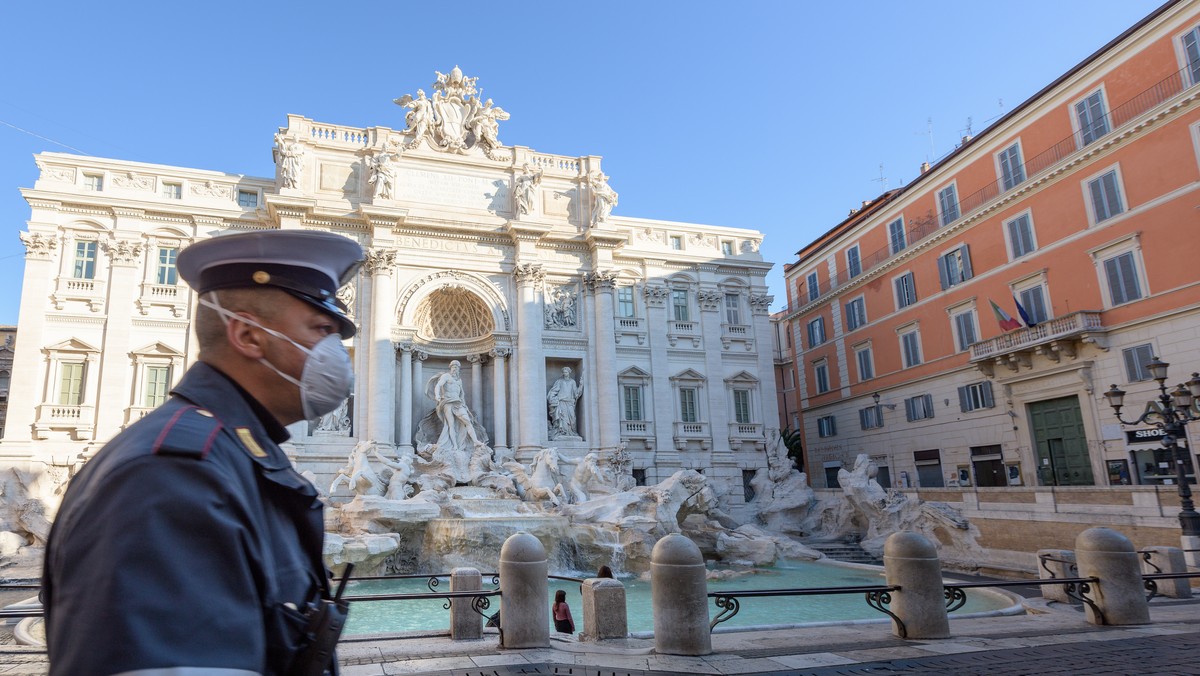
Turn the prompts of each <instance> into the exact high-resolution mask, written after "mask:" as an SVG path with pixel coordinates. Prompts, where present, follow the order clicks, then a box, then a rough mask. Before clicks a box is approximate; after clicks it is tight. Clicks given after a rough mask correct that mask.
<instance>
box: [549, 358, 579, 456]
mask: <svg viewBox="0 0 1200 676" xmlns="http://www.w3.org/2000/svg"><path fill="white" fill-rule="evenodd" d="M582 394H583V385H580V384H579V383H576V382H575V379H574V378H573V377H572V376H571V367H569V366H564V367H563V370H562V377H561V378H559V379H558V380H556V381H554V385H552V386H551V387H550V391H549V392H548V393H547V394H546V403H547V404H548V406H549V408H550V439H551V440H554V439H562V438H574V439H578V438H579V431H578V428H577V427H576V419H575V408H576V405H577V403H578V402H579V397H580V396H581V395H582Z"/></svg>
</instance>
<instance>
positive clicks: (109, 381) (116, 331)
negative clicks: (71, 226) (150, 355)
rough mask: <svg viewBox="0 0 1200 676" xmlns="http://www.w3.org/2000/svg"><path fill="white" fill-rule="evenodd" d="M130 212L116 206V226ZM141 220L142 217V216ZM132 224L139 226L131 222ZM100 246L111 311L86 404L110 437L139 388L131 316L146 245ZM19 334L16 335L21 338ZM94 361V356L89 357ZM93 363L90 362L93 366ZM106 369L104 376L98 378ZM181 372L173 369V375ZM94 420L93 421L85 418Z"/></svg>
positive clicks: (113, 242) (99, 433)
mask: <svg viewBox="0 0 1200 676" xmlns="http://www.w3.org/2000/svg"><path fill="white" fill-rule="evenodd" d="M130 216H134V217H139V216H140V212H138V213H137V214H132V213H127V212H125V211H124V210H117V227H118V228H120V227H121V225H122V222H123V221H126V220H127V219H128V218H129V217H130ZM139 220H140V219H139ZM131 227H134V228H136V227H138V226H137V225H132V226H131ZM100 247H101V248H102V249H103V250H104V253H105V254H107V256H108V262H109V278H108V298H107V300H106V302H105V309H104V311H105V312H106V313H107V314H108V330H107V331H106V332H105V333H104V351H103V352H102V353H101V354H100V355H99V356H100V360H99V361H100V363H99V364H98V366H99V368H98V369H95V370H90V371H89V372H88V373H87V375H86V376H85V380H98V381H99V383H98V385H99V387H98V388H97V392H96V397H95V398H94V399H91V401H88V400H87V399H85V400H84V402H83V403H84V404H85V405H86V404H88V403H91V404H94V405H95V415H96V418H95V425H96V433H95V437H94V438H96V439H111V438H112V437H113V436H114V435H116V433H117V432H120V431H121V428H122V427H124V426H125V421H126V415H127V411H128V406H129V405H130V404H129V393H130V392H131V391H140V389H141V388H138V387H136V382H135V380H134V379H135V378H139V377H141V374H139V373H137V371H136V369H131V368H130V367H129V352H130V351H131V350H133V349H135V348H136V347H140V346H138V345H130V342H129V341H130V333H131V329H132V326H131V322H130V320H129V317H130V316H131V315H132V314H133V311H134V300H135V298H136V297H137V296H136V294H137V293H138V288H139V286H140V285H139V284H138V282H139V279H138V267H139V266H141V265H142V263H143V255H144V252H143V245H142V242H141V240H137V239H118V238H116V237H114V238H111V239H108V240H103V239H102V240H100ZM20 337H21V336H20V334H18V335H17V339H18V340H19V339H20ZM88 361H89V362H91V359H89V360H88ZM91 366H92V364H91V363H89V364H88V368H89V369H90V368H91ZM101 373H103V374H104V378H102V379H101V378H99V375H100V374H101ZM181 375H182V374H180V373H173V374H171V376H172V377H173V378H178V377H179V376H181ZM133 405H134V406H143V405H144V402H141V401H135V402H133ZM86 422H92V421H86Z"/></svg>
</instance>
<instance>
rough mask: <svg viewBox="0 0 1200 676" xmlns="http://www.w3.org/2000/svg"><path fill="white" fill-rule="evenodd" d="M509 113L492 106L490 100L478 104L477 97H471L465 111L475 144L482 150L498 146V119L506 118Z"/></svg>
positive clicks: (468, 127)
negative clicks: (469, 104)
mask: <svg viewBox="0 0 1200 676" xmlns="http://www.w3.org/2000/svg"><path fill="white" fill-rule="evenodd" d="M509 117H510V115H509V114H508V113H507V112H506V111H505V110H504V109H503V108H501V107H499V106H493V105H492V100H491V99H488V100H487V101H485V102H484V103H483V105H482V106H480V105H479V97H475V98H473V99H471V106H470V108H469V109H468V113H467V129H469V130H470V131H471V133H472V134H474V135H475V145H477V146H479V147H481V148H483V149H484V151H489V152H490V151H492V150H495V149H496V148H499V147H500V140H499V139H498V138H497V135H498V134H499V133H500V124H499V121H500V120H507V119H508V118H509Z"/></svg>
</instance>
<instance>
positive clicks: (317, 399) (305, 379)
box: [200, 294, 354, 420]
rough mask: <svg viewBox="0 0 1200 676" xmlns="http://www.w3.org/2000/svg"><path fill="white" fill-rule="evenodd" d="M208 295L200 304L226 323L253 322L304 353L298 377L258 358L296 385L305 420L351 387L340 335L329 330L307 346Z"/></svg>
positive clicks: (333, 403) (350, 370)
mask: <svg viewBox="0 0 1200 676" xmlns="http://www.w3.org/2000/svg"><path fill="white" fill-rule="evenodd" d="M211 296H212V300H207V299H204V298H201V299H200V304H201V305H204V306H206V307H210V308H212V309H213V310H216V311H217V312H218V313H220V314H221V319H222V320H223V321H224V322H225V324H226V325H228V324H229V320H231V319H235V320H237V321H239V322H244V323H246V324H249V325H251V326H257V327H258V328H260V329H262V330H263V331H266V332H267V333H269V334H271V335H272V336H275V337H276V338H280V339H282V340H286V341H287V342H289V343H291V344H292V345H295V346H296V348H297V349H299V350H300V351H302V352H304V353H305V354H307V355H308V357H307V358H306V359H305V360H304V371H303V372H302V373H301V374H300V380H296V379H295V378H293V377H291V376H289V375H288V374H286V373H284V372H283V371H280V370H279V369H278V368H276V367H275V365H274V364H272V363H271V362H269V361H267V360H266V359H265V358H264V359H259V362H261V363H262V364H263V365H264V366H266V367H267V368H269V369H271V370H272V371H274V372H275V373H277V374H278V375H279V377H280V378H283V379H284V380H286V381H288V382H289V383H291V384H293V385H295V386H296V387H298V388H300V404H301V406H302V407H303V409H304V418H305V419H306V420H314V419H316V418H320V417H321V416H323V415H325V414H326V413H329V412H330V411H333V410H334V409H336V408H337V407H338V406H340V405H341V404H342V402H343V401H345V400H346V398H347V397H349V396H350V393H351V392H353V391H354V369H353V367H352V365H351V364H350V354H349V353H348V352H346V346H345V345H343V344H342V337H341V336H340V335H338V334H336V333H331V334H329V335H328V336H325V337H324V338H322V339H321V340H319V341H317V344H316V345H313V346H312V348H307V347H304V346H303V345H301V344H300V343H297V342H296V341H294V340H292V339H291V338H289V337H287V336H285V335H284V334H282V333H280V332H278V331H276V330H274V329H269V328H267V327H265V326H263V325H262V324H259V323H258V322H256V321H254V320H253V319H249V318H247V317H242V316H240V315H236V314H234V313H232V312H230V311H229V310H226V309H225V308H223V307H221V305H220V303H219V302H218V301H217V298H216V294H211Z"/></svg>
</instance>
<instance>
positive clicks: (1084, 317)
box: [971, 310, 1104, 361]
mask: <svg viewBox="0 0 1200 676" xmlns="http://www.w3.org/2000/svg"><path fill="white" fill-rule="evenodd" d="M1103 328H1104V323H1103V322H1102V321H1101V319H1100V313H1099V312H1096V311H1094V310H1081V311H1079V312H1072V313H1071V314H1069V315H1065V316H1062V317H1055V318H1054V319H1050V320H1047V321H1045V322H1042V323H1041V324H1038V325H1037V326H1030V327H1026V328H1023V329H1017V330H1016V331H1009V332H1007V333H1002V334H1000V335H999V336H996V337H995V338H989V339H987V340H983V341H980V342H978V343H975V344H974V345H972V346H971V360H972V361H974V360H978V359H986V358H988V357H993V356H995V355H998V354H1006V353H1008V352H1012V351H1014V350H1019V349H1022V348H1031V347H1035V346H1037V345H1041V344H1043V343H1048V342H1050V341H1052V340H1060V339H1062V338H1068V337H1071V336H1077V335H1079V334H1083V333H1088V332H1091V331H1099V330H1102V329H1103Z"/></svg>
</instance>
